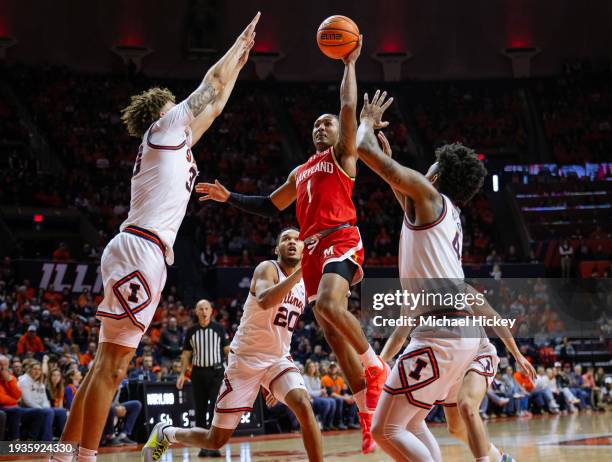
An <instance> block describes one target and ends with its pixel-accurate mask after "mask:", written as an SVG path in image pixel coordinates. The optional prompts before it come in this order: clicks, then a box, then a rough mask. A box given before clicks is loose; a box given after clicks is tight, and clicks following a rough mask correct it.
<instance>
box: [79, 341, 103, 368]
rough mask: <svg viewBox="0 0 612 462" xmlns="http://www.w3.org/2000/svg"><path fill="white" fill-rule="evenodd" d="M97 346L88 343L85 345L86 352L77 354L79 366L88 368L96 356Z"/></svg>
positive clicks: (93, 343) (94, 343)
mask: <svg viewBox="0 0 612 462" xmlns="http://www.w3.org/2000/svg"><path fill="white" fill-rule="evenodd" d="M97 349H98V346H97V345H96V342H89V344H88V345H87V351H86V352H85V353H78V356H79V364H80V365H81V366H83V367H89V364H90V363H91V362H92V361H93V360H94V357H95V356H96V350H97Z"/></svg>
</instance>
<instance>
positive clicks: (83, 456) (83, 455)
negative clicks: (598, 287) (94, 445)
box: [77, 446, 96, 462]
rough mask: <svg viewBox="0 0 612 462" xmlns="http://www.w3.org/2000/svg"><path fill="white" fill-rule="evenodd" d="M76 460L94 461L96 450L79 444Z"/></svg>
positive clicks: (78, 461) (81, 461) (82, 461)
mask: <svg viewBox="0 0 612 462" xmlns="http://www.w3.org/2000/svg"><path fill="white" fill-rule="evenodd" d="M77 462H96V450H95V449H87V448H84V447H83V446H79V453H78V455H77Z"/></svg>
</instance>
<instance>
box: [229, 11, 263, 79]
mask: <svg viewBox="0 0 612 462" xmlns="http://www.w3.org/2000/svg"><path fill="white" fill-rule="evenodd" d="M260 17H261V13H260V12H259V11H258V12H257V14H256V15H255V17H254V18H253V19H252V20H251V22H250V23H249V25H248V26H246V28H245V29H244V30H243V31H242V33H241V34H240V35H239V36H238V38H237V39H236V43H235V45H236V46H237V47H238V49H237V52H238V56H239V57H238V65H239V66H240V67H242V66H244V65H245V64H246V62H247V61H248V60H249V52H250V51H251V48H253V45H255V26H257V23H258V22H259V18H260Z"/></svg>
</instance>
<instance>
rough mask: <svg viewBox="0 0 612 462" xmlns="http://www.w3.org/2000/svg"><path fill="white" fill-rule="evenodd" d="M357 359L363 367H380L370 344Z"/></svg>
mask: <svg viewBox="0 0 612 462" xmlns="http://www.w3.org/2000/svg"><path fill="white" fill-rule="evenodd" d="M359 359H360V360H361V364H363V365H364V366H365V367H378V368H380V367H381V365H380V360H379V359H378V356H376V353H374V350H373V349H372V347H371V346H370V345H368V349H367V350H366V352H365V353H364V354H362V355H359Z"/></svg>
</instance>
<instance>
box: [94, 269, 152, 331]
mask: <svg viewBox="0 0 612 462" xmlns="http://www.w3.org/2000/svg"><path fill="white" fill-rule="evenodd" d="M113 294H115V297H116V298H117V300H119V303H120V304H121V307H122V308H123V313H121V314H114V313H106V312H101V311H100V310H98V313H97V314H98V316H103V317H109V318H113V319H123V318H128V319H129V320H130V321H132V323H133V324H134V325H135V326H136V327H138V328H139V329H140V330H143V331H144V330H145V326H144V324H142V323H141V322H140V321H138V319H136V314H137V313H139V312H141V311H142V310H144V309H145V308H146V307H147V306H149V303H151V289H149V285H148V284H147V281H146V280H145V278H144V277H143V275H142V274H140V271H134V272H132V273H130V274H128V275H127V276H125V277H124V278H122V279H120V280H119V281H117V282H116V283H115V284H114V285H113Z"/></svg>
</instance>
